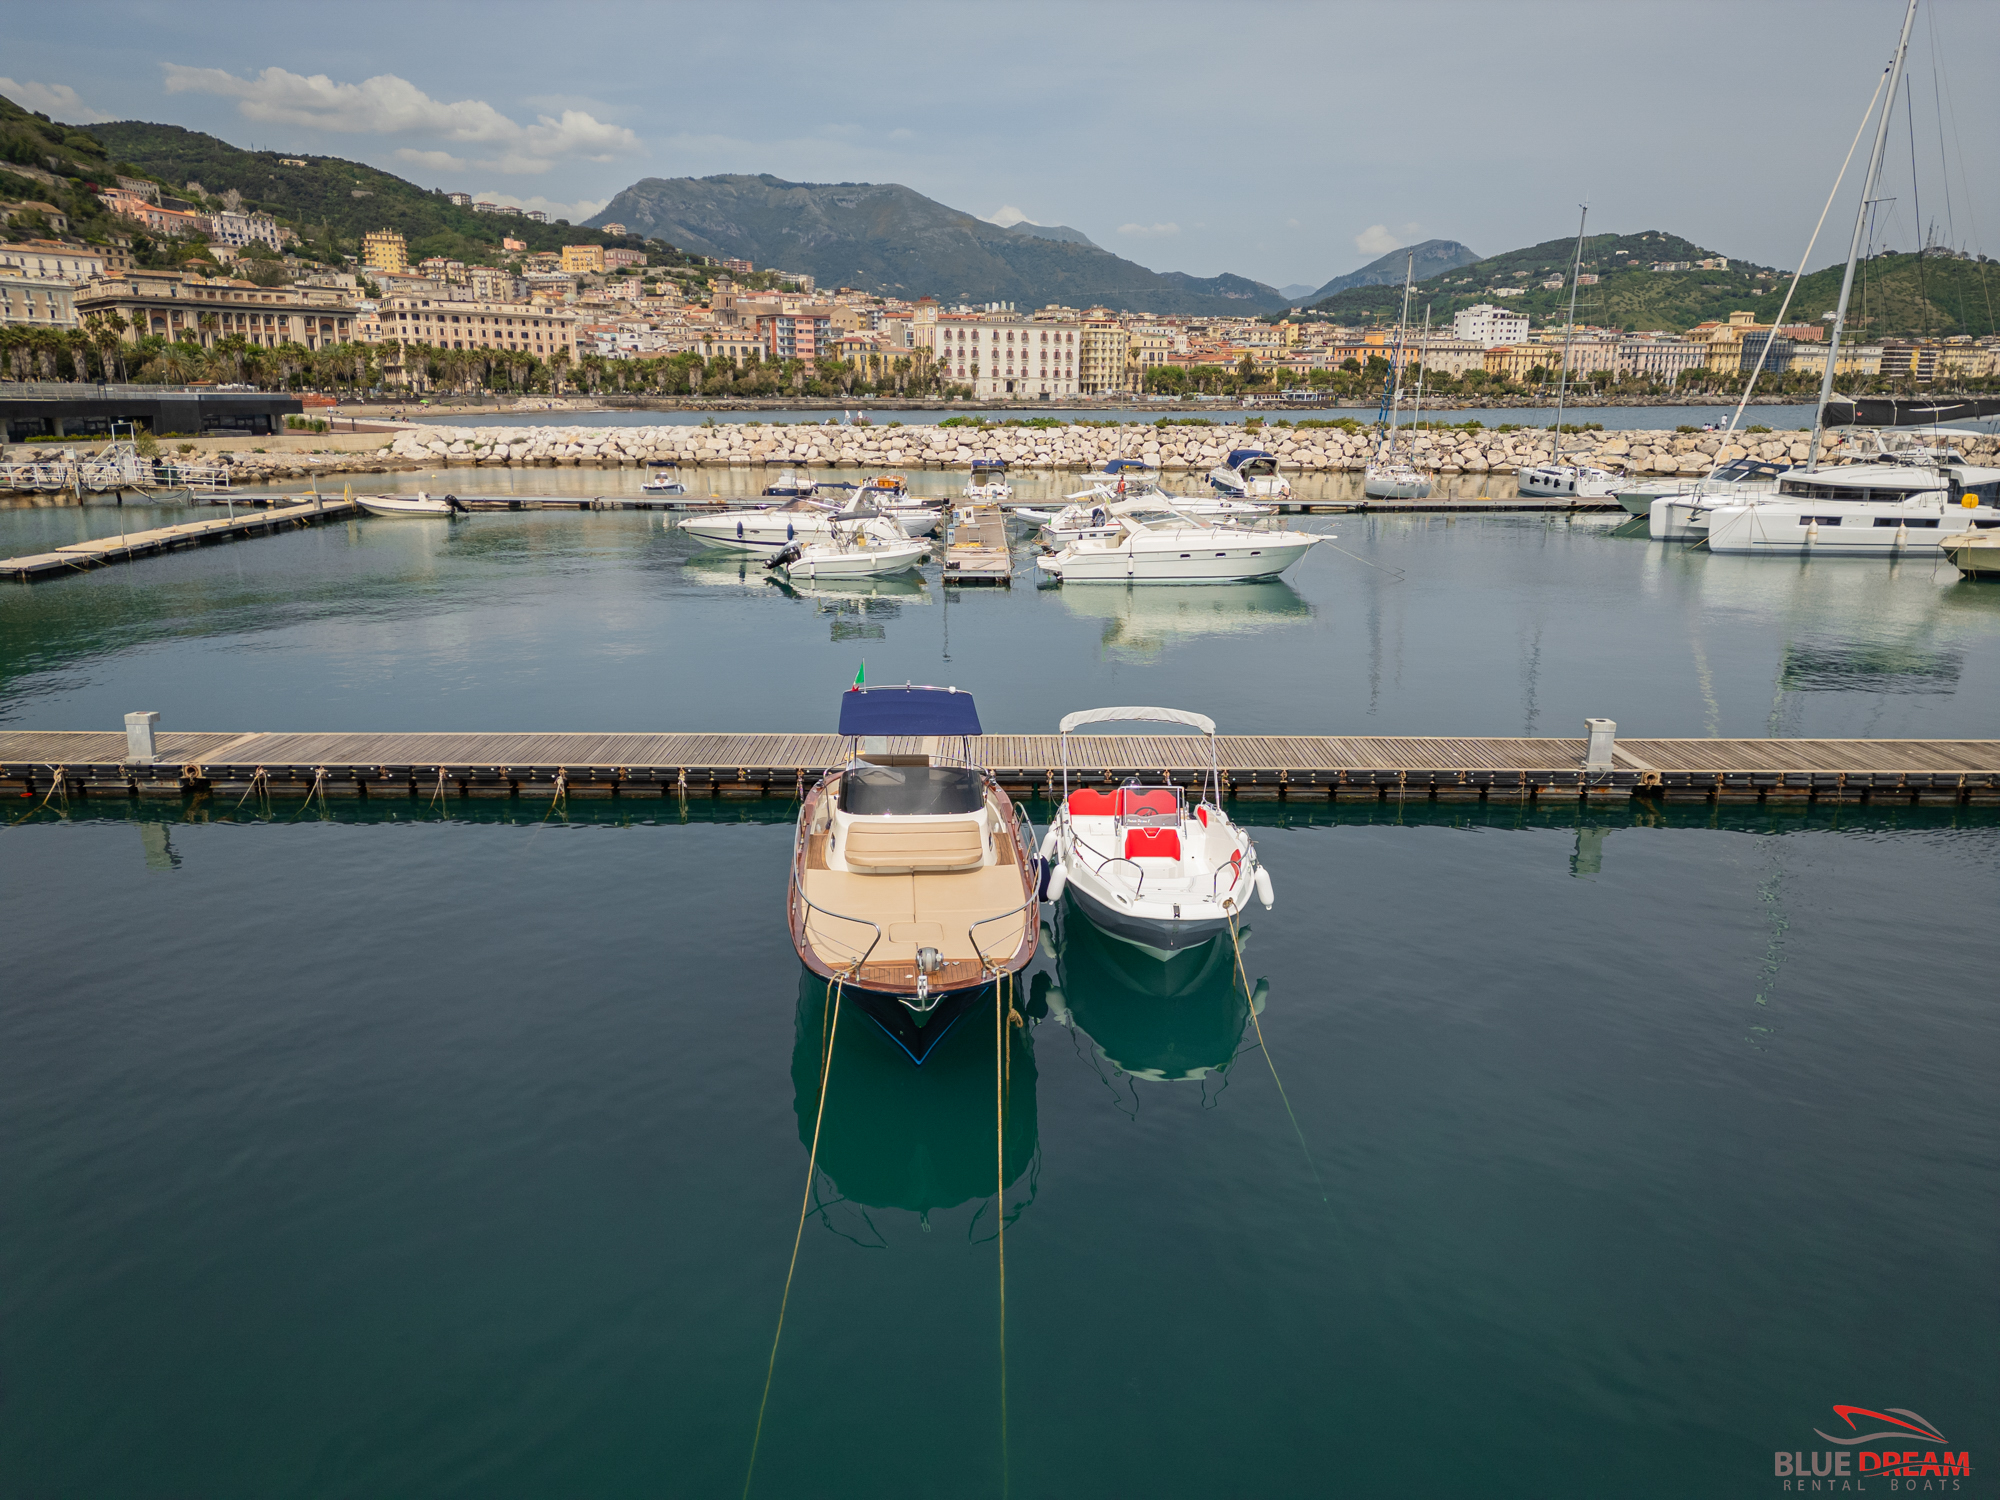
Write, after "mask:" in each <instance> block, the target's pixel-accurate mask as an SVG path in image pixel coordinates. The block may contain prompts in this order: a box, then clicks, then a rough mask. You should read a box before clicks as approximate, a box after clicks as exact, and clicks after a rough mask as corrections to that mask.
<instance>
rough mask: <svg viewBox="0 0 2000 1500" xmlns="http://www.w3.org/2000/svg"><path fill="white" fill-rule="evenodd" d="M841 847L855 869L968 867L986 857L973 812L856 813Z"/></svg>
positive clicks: (896, 871)
mask: <svg viewBox="0 0 2000 1500" xmlns="http://www.w3.org/2000/svg"><path fill="white" fill-rule="evenodd" d="M840 852H841V854H842V855H843V856H844V857H845V858H846V860H847V865H848V868H849V869H851V870H854V871H856V872H858V873H863V874H869V875H915V874H922V873H925V872H930V871H938V870H970V869H972V868H974V867H975V866H977V865H978V864H979V862H980V860H981V859H983V858H984V857H985V853H986V845H985V839H984V837H983V836H982V835H981V833H980V827H979V822H978V820H977V819H975V818H954V819H952V820H951V821H949V822H944V821H938V822H932V821H930V820H928V819H926V820H924V821H921V822H919V821H914V820H911V819H905V818H856V819H854V820H853V821H852V822H850V823H849V824H848V825H847V831H846V833H845V834H844V835H843V837H842V848H841V851H840Z"/></svg>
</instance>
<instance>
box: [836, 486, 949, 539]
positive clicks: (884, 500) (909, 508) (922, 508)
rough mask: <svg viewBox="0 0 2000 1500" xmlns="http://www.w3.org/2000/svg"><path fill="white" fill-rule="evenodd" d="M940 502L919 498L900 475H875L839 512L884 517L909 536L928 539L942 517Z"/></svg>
mask: <svg viewBox="0 0 2000 1500" xmlns="http://www.w3.org/2000/svg"><path fill="white" fill-rule="evenodd" d="M944 510H945V508H944V505H943V503H942V502H932V501H925V500H922V499H919V498H918V497H917V496H915V495H912V494H911V493H910V486H909V483H908V481H906V480H905V479H904V478H903V476H902V475H900V474H878V475H876V476H875V477H874V478H873V479H871V480H869V481H868V482H867V483H866V484H864V485H862V486H861V487H860V488H859V489H857V490H856V491H855V492H854V498H853V499H852V500H851V501H850V502H849V503H848V505H847V506H846V508H845V509H843V510H842V511H841V512H840V518H841V519H843V520H845V519H847V518H849V517H852V516H866V515H881V516H888V517H889V518H890V519H891V520H893V521H894V522H895V523H896V524H897V525H899V526H901V527H902V528H903V530H905V531H907V532H908V533H909V534H910V535H911V536H930V535H932V534H933V533H935V532H936V531H937V527H938V522H939V521H940V520H941V519H942V518H943V516H944Z"/></svg>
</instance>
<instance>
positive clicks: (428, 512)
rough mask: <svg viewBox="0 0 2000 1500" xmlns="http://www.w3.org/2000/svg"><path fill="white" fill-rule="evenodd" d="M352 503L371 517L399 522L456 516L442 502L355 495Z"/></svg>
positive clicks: (446, 519) (435, 519)
mask: <svg viewBox="0 0 2000 1500" xmlns="http://www.w3.org/2000/svg"><path fill="white" fill-rule="evenodd" d="M354 503H355V504H357V505H359V506H360V507H361V508H362V509H363V510H365V511H367V512H368V514H369V515H371V516H390V517H394V518H396V519H399V520H410V519H413V518H414V519H417V520H424V521H448V520H450V519H451V517H452V516H453V515H455V514H456V512H455V511H453V510H452V508H451V507H450V506H449V505H446V504H445V503H444V502H443V501H442V500H394V499H377V498H375V497H374V496H372V495H356V496H355V497H354Z"/></svg>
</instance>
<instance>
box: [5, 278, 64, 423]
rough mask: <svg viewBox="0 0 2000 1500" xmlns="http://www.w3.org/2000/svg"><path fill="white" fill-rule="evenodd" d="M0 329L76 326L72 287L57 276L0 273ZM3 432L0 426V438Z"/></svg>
mask: <svg viewBox="0 0 2000 1500" xmlns="http://www.w3.org/2000/svg"><path fill="white" fill-rule="evenodd" d="M0 325H6V326H9V327H14V326H20V327H27V328H57V329H67V328H74V327H76V326H77V319H76V287H75V286H74V285H72V284H71V283H70V282H69V281H67V280H65V279H64V278H63V277H60V276H22V275H20V274H18V273H17V272H15V271H13V270H12V269H11V268H10V269H9V270H7V271H5V272H0ZM4 434H5V428H4V426H0V436H4Z"/></svg>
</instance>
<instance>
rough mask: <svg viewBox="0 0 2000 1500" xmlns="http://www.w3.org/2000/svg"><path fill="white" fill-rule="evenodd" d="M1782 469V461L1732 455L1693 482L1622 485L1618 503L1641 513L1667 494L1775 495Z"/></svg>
mask: <svg viewBox="0 0 2000 1500" xmlns="http://www.w3.org/2000/svg"><path fill="white" fill-rule="evenodd" d="M1785 469H1786V466H1785V465H1783V464H1770V463H1764V462H1762V461H1761V460H1759V459H1754V458H1732V459H1731V460H1730V461H1729V462H1728V463H1726V464H1723V465H1721V466H1720V467H1718V468H1716V469H1715V470H1714V471H1712V472H1711V473H1708V474H1704V475H1703V476H1702V477H1701V478H1699V479H1696V480H1694V481H1692V482H1690V481H1688V480H1686V479H1658V480H1654V481H1653V482H1652V483H1651V484H1635V485H1633V486H1631V487H1630V488H1629V489H1622V490H1620V491H1618V503H1619V504H1620V505H1622V506H1624V507H1625V509H1626V511H1627V513H1628V514H1631V515H1635V516H1643V515H1646V514H1648V513H1649V512H1650V511H1651V510H1652V508H1653V502H1654V501H1655V500H1659V499H1662V498H1665V497H1668V496H1678V495H1705V494H1711V493H1715V492H1717V491H1718V490H1720V491H1721V492H1722V493H1723V494H1725V495H1727V496H1728V497H1730V498H1731V499H1736V500H1741V499H1743V498H1745V497H1746V496H1749V495H1775V494H1777V492H1778V476H1779V475H1780V474H1782V473H1784V472H1785Z"/></svg>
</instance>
